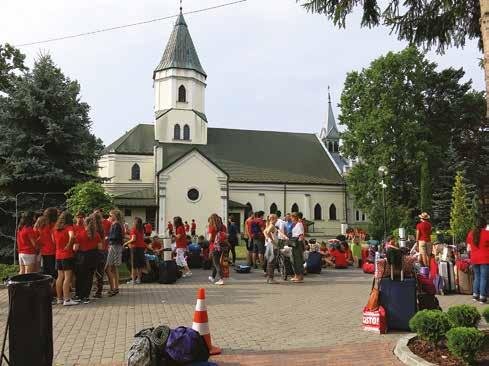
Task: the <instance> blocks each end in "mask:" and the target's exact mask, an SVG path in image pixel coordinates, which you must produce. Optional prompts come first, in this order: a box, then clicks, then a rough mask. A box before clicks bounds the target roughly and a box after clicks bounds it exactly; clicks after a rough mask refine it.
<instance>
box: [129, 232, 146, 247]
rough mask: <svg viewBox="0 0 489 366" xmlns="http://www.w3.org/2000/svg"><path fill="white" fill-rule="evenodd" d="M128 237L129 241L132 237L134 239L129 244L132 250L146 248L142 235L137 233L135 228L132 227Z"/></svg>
mask: <svg viewBox="0 0 489 366" xmlns="http://www.w3.org/2000/svg"><path fill="white" fill-rule="evenodd" d="M130 236H131V239H132V237H133V236H135V237H136V240H135V241H133V242H132V243H131V246H132V247H133V248H146V243H145V242H144V234H143V233H142V232H141V231H138V230H137V229H136V228H135V227H133V228H132V230H131V233H130Z"/></svg>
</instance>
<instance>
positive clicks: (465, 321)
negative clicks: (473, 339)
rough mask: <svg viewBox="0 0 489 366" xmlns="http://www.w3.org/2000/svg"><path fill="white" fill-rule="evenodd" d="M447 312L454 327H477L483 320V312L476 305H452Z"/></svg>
mask: <svg viewBox="0 0 489 366" xmlns="http://www.w3.org/2000/svg"><path fill="white" fill-rule="evenodd" d="M447 314H448V320H449V321H450V324H451V326H452V328H455V327H469V328H477V326H478V325H479V322H480V320H481V314H480V313H479V311H478V310H477V308H476V307H475V306H471V305H457V306H452V307H451V308H450V309H448V311H447Z"/></svg>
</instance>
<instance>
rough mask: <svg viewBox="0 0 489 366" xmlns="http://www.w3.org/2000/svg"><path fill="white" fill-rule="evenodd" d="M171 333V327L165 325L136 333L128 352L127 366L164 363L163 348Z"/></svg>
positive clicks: (150, 365)
mask: <svg viewBox="0 0 489 366" xmlns="http://www.w3.org/2000/svg"><path fill="white" fill-rule="evenodd" d="M169 334H170V328H168V327H167V326H165V325H161V326H159V327H156V328H147V329H143V330H141V331H140V332H138V333H136V334H135V335H134V338H135V340H134V343H133V344H132V346H131V348H130V349H129V351H128V352H127V366H160V365H164V363H163V350H164V345H165V343H166V341H167V339H168V335H169Z"/></svg>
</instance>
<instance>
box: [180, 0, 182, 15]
mask: <svg viewBox="0 0 489 366" xmlns="http://www.w3.org/2000/svg"><path fill="white" fill-rule="evenodd" d="M180 14H182V0H180Z"/></svg>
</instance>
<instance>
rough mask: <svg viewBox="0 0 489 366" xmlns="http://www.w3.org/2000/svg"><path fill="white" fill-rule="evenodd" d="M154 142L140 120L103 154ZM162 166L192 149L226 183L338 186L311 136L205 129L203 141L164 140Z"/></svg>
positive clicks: (148, 149) (148, 147) (137, 150)
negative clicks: (213, 166) (225, 178)
mask: <svg viewBox="0 0 489 366" xmlns="http://www.w3.org/2000/svg"><path fill="white" fill-rule="evenodd" d="M154 146H155V139H154V126H153V125H145V124H141V125H138V126H136V127H135V128H133V129H132V130H131V131H129V132H128V133H126V134H125V135H124V136H123V137H122V138H120V139H118V140H117V141H116V142H114V143H113V144H111V145H109V146H108V147H107V148H106V149H105V150H106V153H109V152H110V153H116V154H117V153H120V154H148V153H151V154H152V153H153V148H154ZM161 146H162V147H163V156H164V157H165V158H164V162H163V163H164V165H163V168H167V167H168V166H169V165H171V164H173V163H175V162H176V161H177V160H179V159H180V158H181V157H183V156H184V155H185V154H187V153H189V152H190V151H191V150H198V151H199V152H200V153H201V154H203V155H204V156H206V157H207V158H208V159H209V160H211V161H212V162H213V163H214V164H216V165H217V166H218V167H219V168H221V169H222V170H223V171H225V172H226V173H227V174H228V175H229V181H230V182H249V183H295V184H341V185H343V184H344V180H343V178H342V177H341V175H340V174H339V173H338V171H337V170H336V168H335V166H334V164H333V162H332V161H331V159H330V158H329V157H328V155H327V154H326V152H325V151H324V149H323V146H322V145H321V144H320V142H319V140H318V139H317V137H316V135H314V134H310V133H292V132H273V131H251V130H235V129H225V128H208V129H207V145H192V144H181V143H180V144H179V143H164V144H161Z"/></svg>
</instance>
